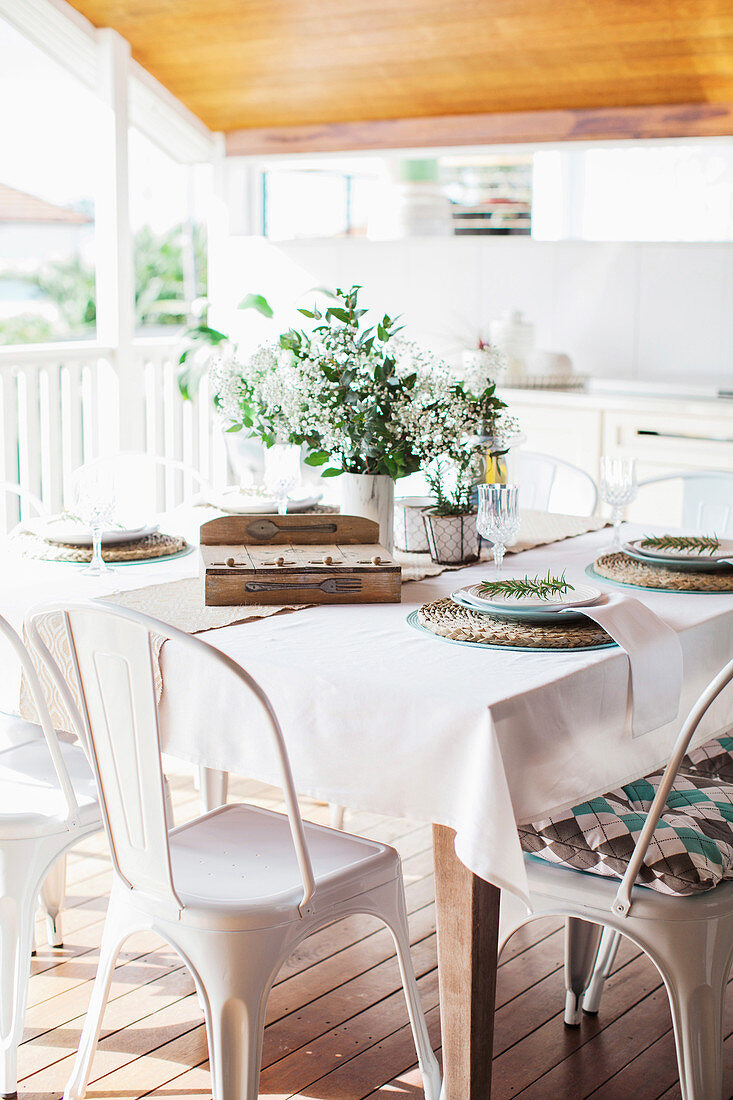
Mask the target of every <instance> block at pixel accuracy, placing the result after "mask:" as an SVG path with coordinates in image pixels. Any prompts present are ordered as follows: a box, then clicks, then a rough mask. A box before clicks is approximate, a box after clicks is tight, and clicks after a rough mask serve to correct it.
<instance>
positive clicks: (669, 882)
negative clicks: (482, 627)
mask: <svg viewBox="0 0 733 1100" xmlns="http://www.w3.org/2000/svg"><path fill="white" fill-rule="evenodd" d="M661 777H662V772H655V773H654V774H652V775H649V776H646V777H645V778H644V779H638V780H636V782H634V783H628V784H627V785H626V786H625V787H621V788H619V789H618V790H616V791H610V792H609V793H608V794H604V795H600V796H599V797H598V798H591V799H589V800H588V801H587V802H583V803H581V805H579V806H574V807H573V808H572V809H571V810H564V811H563V812H561V813H559V814H557V815H555V816H554V817H551V818H548V819H547V820H546V821H539V822H536V823H535V824H533V825H522V826H520V828H519V838H520V840H521V843H522V848H523V849H524V851H525V852H531V853H532V855H535V856H540V857H541V858H542V859H546V860H548V861H549V862H550V863H563V864H565V865H566V866H568V867H574V868H575V869H576V870H579V871H590V872H592V873H593V874H596V875H605V876H607V877H609V878H617V879H620V878H623V875H624V872H625V871H626V868H627V866H628V863H629V859H630V858H631V853H632V851H633V849H634V845H635V843H636V840H637V838H638V836H639V833H640V832H641V830H642V828H643V825H644V820H645V818H646V814H647V811H648V810H649V807H650V806H651V804H652V800H653V799H654V795H655V792H656V790H657V787H658V786H659V782H660V780H661ZM726 878H733V786H725V785H721V784H714V783H711V782H710V781H709V780H707V779H705V778H702V777H693V776H678V777H677V779H676V780H675V783H674V787H673V788H672V791H671V792H670V795H669V798H668V799H667V804H666V808H665V810H664V813H663V814H662V817H661V818H660V820H659V824H658V825H657V828H656V830H655V832H654V837H653V839H652V842H651V844H650V845H649V848H648V849H647V852H646V855H645V857H644V863H643V865H642V869H641V871H640V872H639V876H638V878H637V880H636V881H637V884H638V885H640V886H648V887H651V889H652V890H658V891H659V892H660V893H662V894H697V893H701V892H702V891H704V890H712V889H713V888H714V887H715V886H717V885H718V883H719V882H721V881H722V880H723V879H726Z"/></svg>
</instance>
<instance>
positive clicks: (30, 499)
mask: <svg viewBox="0 0 733 1100" xmlns="http://www.w3.org/2000/svg"><path fill="white" fill-rule="evenodd" d="M0 496H2V497H9V498H10V500H9V501H8V502H6V503H7V507H5V506H4V507H3V508H2V509H0V532H2V533H7V532H8V531H9V530H10V528H11V527H15V525H16V523H18V521H19V520H21V519H23V518H24V517H25V516H26V515H28V514H29V513H30V514H31V515H33V514H34V513H35V514H36V515H37V516H43V515H45V514H46V511H47V509H46V506H45V504H44V503H43V501H42V500H41V499H40V498H39V497H37V496H36V494H35V493H32V492H31V491H30V489H24V488H23V486H22V485H16V483H15V482H14V481H0Z"/></svg>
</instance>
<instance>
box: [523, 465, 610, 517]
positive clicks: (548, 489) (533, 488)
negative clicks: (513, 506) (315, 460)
mask: <svg viewBox="0 0 733 1100" xmlns="http://www.w3.org/2000/svg"><path fill="white" fill-rule="evenodd" d="M519 499H520V503H521V505H522V507H523V508H534V509H536V510H537V511H540V512H565V513H567V514H568V515H578V516H592V515H593V513H594V512H595V510H596V507H597V505H598V488H597V486H596V483H595V481H594V480H593V478H592V477H591V476H590V474H587V473H586V472H585V470H581V469H580V467H579V466H573V465H572V464H571V463H570V462H564V461H563V460H562V459H560V458H553V457H552V456H551V455H544V454H536V453H534V452H533V451H524V450H520V452H519Z"/></svg>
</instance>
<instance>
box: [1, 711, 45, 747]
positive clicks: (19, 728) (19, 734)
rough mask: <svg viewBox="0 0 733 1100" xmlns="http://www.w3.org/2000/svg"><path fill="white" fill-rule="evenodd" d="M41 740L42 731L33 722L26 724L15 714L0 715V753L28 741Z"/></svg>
mask: <svg viewBox="0 0 733 1100" xmlns="http://www.w3.org/2000/svg"><path fill="white" fill-rule="evenodd" d="M43 740H44V736H43V730H42V729H41V727H40V726H39V725H36V723H35V722H26V720H25V718H20V717H19V716H18V715H17V714H4V713H0V752H2V751H3V749H9V748H12V747H13V746H14V745H25V744H26V743H27V742H28V741H43Z"/></svg>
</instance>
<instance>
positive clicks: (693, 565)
mask: <svg viewBox="0 0 733 1100" xmlns="http://www.w3.org/2000/svg"><path fill="white" fill-rule="evenodd" d="M641 541H642V540H641V539H636V540H635V541H634V542H625V543H624V545H623V546H622V547H621V549H622V551H623V553H624V554H626V556H627V557H629V558H633V559H634V561H638V562H641V564H642V565H653V566H654V567H655V568H657V569H660V568H661V569H674V570H676V571H677V572H678V573H730V572H731V571H733V566H731V563H730V561H729V560H728V559H726V558H724V559H721V560H720V561H716V560H715V559H713V558H704V557H702V558H701V557H695V558H693V557H686V558H682V557H678V558H673V557H672V555H671V554H667V555H664V556H663V555H661V554H653V553H651V552H647V551H645V550H639V549H637V547H638V546H639V545H640V543H641Z"/></svg>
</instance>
